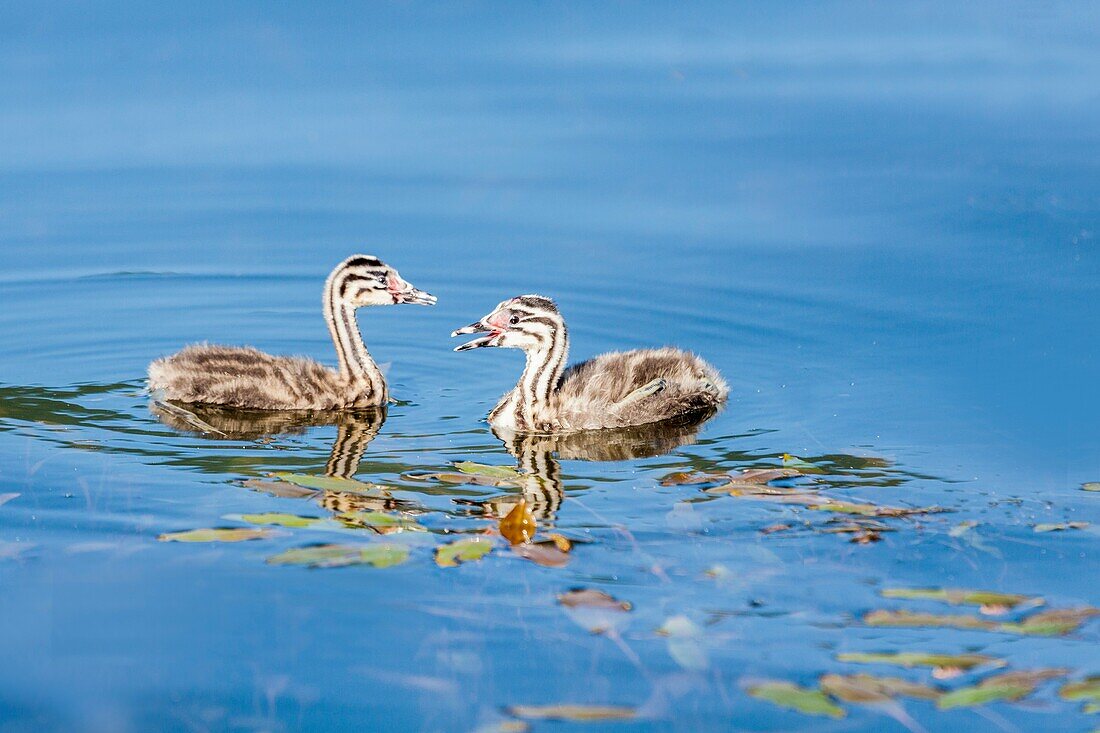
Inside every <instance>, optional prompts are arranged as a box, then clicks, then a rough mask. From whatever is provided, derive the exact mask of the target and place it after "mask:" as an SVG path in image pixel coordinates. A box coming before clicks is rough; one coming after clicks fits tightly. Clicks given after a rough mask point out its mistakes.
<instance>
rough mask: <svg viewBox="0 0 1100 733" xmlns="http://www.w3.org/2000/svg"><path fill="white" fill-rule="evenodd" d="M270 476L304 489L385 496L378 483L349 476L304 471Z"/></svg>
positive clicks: (376, 496)
mask: <svg viewBox="0 0 1100 733" xmlns="http://www.w3.org/2000/svg"><path fill="white" fill-rule="evenodd" d="M272 476H275V477H276V478H278V479H280V480H282V481H286V482H287V483H291V484H294V485H295V486H301V487H303V488H306V489H316V490H318V491H338V492H340V493H344V494H363V495H365V496H373V497H375V498H378V499H384V498H386V497H387V492H386V487H384V486H380V485H378V484H368V483H364V482H363V481H356V480H355V479H351V478H342V477H339V476H314V475H311V474H305V473H289V472H287V471H280V472H277V473H273V474H272Z"/></svg>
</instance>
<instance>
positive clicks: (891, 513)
mask: <svg viewBox="0 0 1100 733" xmlns="http://www.w3.org/2000/svg"><path fill="white" fill-rule="evenodd" d="M809 508H810V509H817V510H818V511H823V512H842V513H844V514H861V515H863V516H867V517H911V516H915V515H918V514H938V513H940V512H946V511H949V510H948V509H944V508H943V507H938V506H925V507H912V508H907V507H896V506H879V505H878V504H856V503H853V502H849V501H836V500H829V501H828V502H824V503H820V502H814V503H813V504H810V505H809Z"/></svg>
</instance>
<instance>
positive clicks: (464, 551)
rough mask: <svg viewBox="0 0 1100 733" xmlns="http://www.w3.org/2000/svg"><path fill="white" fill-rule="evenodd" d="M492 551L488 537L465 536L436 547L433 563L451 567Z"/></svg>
mask: <svg viewBox="0 0 1100 733" xmlns="http://www.w3.org/2000/svg"><path fill="white" fill-rule="evenodd" d="M492 551H493V542H492V540H490V539H489V538H488V537H465V538H463V539H460V540H455V541H454V542H449V543H447V544H445V545H441V546H440V547H437V548H436V551H435V564H436V565H438V566H439V567H441V568H453V567H457V566H458V565H461V564H463V563H468V562H476V561H478V560H480V559H481V558H483V557H485V556H486V555H488V554H489V553H490V552H492Z"/></svg>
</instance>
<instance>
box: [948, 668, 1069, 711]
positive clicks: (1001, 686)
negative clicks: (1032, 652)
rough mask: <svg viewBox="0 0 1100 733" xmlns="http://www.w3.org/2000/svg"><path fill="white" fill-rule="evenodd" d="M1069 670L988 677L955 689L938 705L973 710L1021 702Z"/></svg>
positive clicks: (1014, 673) (1042, 670) (1038, 671)
mask: <svg viewBox="0 0 1100 733" xmlns="http://www.w3.org/2000/svg"><path fill="white" fill-rule="evenodd" d="M1068 672H1069V670H1067V669H1062V668H1051V669H1028V670H1019V671H1015V672H1005V673H1003V674H998V675H994V676H993V677H987V678H986V679H984V680H982V681H981V682H979V683H978V684H977V685H974V686H973V687H963V688H960V689H958V690H952V691H951V692H948V693H947V694H945V695H944V696H943V697H941V698H940V699H939V700H938V701H937V703H936V706H937V707H939V708H940V709H941V710H950V709H951V708H959V707H973V706H976V705H985V704H987V703H991V702H997V701H1000V700H1007V701H1012V700H1020V699H1022V698H1024V697H1027V696H1028V695H1030V694H1031V693H1032V692H1034V691H1035V688H1036V687H1038V686H1039V684H1040V683H1042V682H1043V681H1045V680H1050V679H1055V678H1057V677H1063V676H1065V675H1066V674H1067V673H1068Z"/></svg>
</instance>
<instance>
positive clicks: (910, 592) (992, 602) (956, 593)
mask: <svg viewBox="0 0 1100 733" xmlns="http://www.w3.org/2000/svg"><path fill="white" fill-rule="evenodd" d="M880 594H881V595H882V597H883V598H900V599H903V600H908V601H943V602H944V603H949V604H951V605H952V606H960V605H973V606H982V607H984V608H986V609H1001V608H1004V609H1007V610H1011V609H1013V608H1016V607H1017V606H1019V605H1023V604H1026V605H1028V606H1041V605H1042V604H1043V602H1044V601H1043V599H1042V598H1039V597H1037V596H1024V595H1019V594H1017V593H999V592H997V591H990V590H969V589H966V588H885V589H883V590H882V591H881V593H880Z"/></svg>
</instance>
